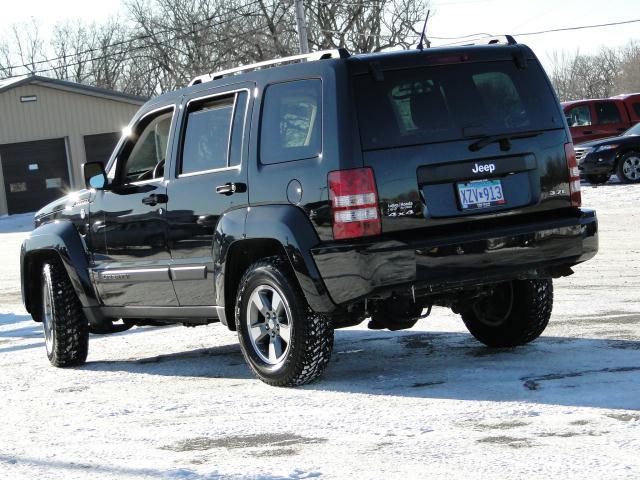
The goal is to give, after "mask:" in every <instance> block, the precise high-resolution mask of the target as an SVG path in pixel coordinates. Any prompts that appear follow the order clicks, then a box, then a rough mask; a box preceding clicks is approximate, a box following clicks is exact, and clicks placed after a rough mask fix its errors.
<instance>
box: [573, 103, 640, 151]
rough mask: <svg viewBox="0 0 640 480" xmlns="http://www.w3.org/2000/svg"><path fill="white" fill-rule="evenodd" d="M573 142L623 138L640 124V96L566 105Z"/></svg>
mask: <svg viewBox="0 0 640 480" xmlns="http://www.w3.org/2000/svg"><path fill="white" fill-rule="evenodd" d="M562 109H563V110H564V115H565V117H566V118H567V123H568V124H569V129H570V130H571V136H572V137H573V143H574V144H578V143H583V142H587V141H589V140H595V139H598V138H604V137H613V136H616V135H620V134H621V133H622V132H624V131H625V130H627V129H629V128H630V127H632V126H633V125H635V124H636V123H640V93H627V94H623V95H617V96H615V97H611V98H600V99H592V100H576V101H573V102H564V103H563V104H562Z"/></svg>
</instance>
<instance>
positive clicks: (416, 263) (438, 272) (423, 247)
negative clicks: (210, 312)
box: [311, 209, 598, 304]
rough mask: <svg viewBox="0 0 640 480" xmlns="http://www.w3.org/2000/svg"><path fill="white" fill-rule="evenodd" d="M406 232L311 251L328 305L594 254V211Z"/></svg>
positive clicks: (514, 273)
mask: <svg viewBox="0 0 640 480" xmlns="http://www.w3.org/2000/svg"><path fill="white" fill-rule="evenodd" d="M423 232H426V230H425V231H423ZM410 233H411V235H409V234H408V233H405V234H404V235H402V236H398V237H396V238H392V237H386V238H385V237H381V238H379V239H376V241H369V242H363V243H349V244H344V243H340V244H337V243H336V244H332V245H323V246H320V247H318V248H314V249H312V250H311V254H312V255H313V258H314V260H315V263H316V265H317V267H318V270H319V271H320V274H321V276H322V278H323V280H324V282H325V285H326V287H327V290H328V291H329V294H330V296H331V298H332V299H333V301H334V302H336V303H337V304H346V303H350V302H353V301H356V300H358V299H361V298H364V297H367V296H371V295H375V294H376V293H378V292H382V291H385V290H395V289H401V288H403V287H410V286H414V287H415V288H416V289H427V290H430V289H434V288H436V287H437V289H442V288H446V287H447V286H450V287H451V286H454V285H460V284H462V285H466V284H469V285H474V284H475V285H480V284H484V283H491V282H495V281H500V280H505V279H513V278H523V277H527V276H529V277H531V276H534V277H535V276H541V277H544V276H550V275H551V274H552V272H553V271H554V269H558V268H563V267H571V266H573V265H576V264H578V263H581V262H584V261H586V260H589V259H590V258H592V257H593V256H594V255H595V254H596V252H597V251H598V222H597V217H596V213H595V211H593V210H577V209H576V210H572V211H571V212H569V213H568V214H567V215H563V216H561V217H555V218H554V219H545V220H538V221H535V222H527V223H523V224H516V225H509V226H500V227H496V226H492V227H491V228H490V229H489V228H487V229H476V230H473V231H470V230H469V229H467V231H464V232H459V233H455V234H447V233H440V234H438V235H434V234H433V233H420V232H410ZM427 235H428V236H427Z"/></svg>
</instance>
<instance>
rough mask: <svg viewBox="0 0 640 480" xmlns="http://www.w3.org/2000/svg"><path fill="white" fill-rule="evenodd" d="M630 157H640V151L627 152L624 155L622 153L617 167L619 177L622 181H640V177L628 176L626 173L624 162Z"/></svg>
mask: <svg viewBox="0 0 640 480" xmlns="http://www.w3.org/2000/svg"><path fill="white" fill-rule="evenodd" d="M629 158H636V159H637V158H640V153H638V152H627V153H625V154H624V155H622V157H620V159H619V160H618V165H617V167H616V173H617V175H618V179H619V180H620V181H621V182H622V183H637V182H640V177H637V178H635V179H634V178H630V177H627V175H626V174H625V173H624V163H625V162H626V161H627V160H628V159H629Z"/></svg>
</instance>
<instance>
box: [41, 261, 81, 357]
mask: <svg viewBox="0 0 640 480" xmlns="http://www.w3.org/2000/svg"><path fill="white" fill-rule="evenodd" d="M41 285H42V305H41V308H40V312H41V319H42V326H43V328H44V339H45V347H46V349H47V357H48V358H49V361H50V362H51V364H52V365H54V366H56V367H70V366H74V365H81V364H83V363H84V362H85V361H86V359H87V352H88V349H89V324H88V321H87V318H86V317H85V315H84V312H83V311H82V305H81V304H80V301H79V300H78V296H77V295H76V292H75V290H74V289H73V285H71V280H69V276H68V275H67V272H66V270H65V269H64V266H63V265H62V263H61V262H60V261H59V260H51V261H47V262H46V263H45V264H44V265H43V267H42V282H41Z"/></svg>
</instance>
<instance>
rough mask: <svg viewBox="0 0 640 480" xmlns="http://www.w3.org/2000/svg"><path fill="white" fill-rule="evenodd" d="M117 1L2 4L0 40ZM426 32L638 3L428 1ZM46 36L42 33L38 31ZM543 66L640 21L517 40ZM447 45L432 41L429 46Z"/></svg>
mask: <svg viewBox="0 0 640 480" xmlns="http://www.w3.org/2000/svg"><path fill="white" fill-rule="evenodd" d="M122 8H123V7H122V4H121V0H100V1H95V0H90V1H87V0H23V1H13V0H10V1H9V0H4V1H3V2H2V15H1V16H0V36H4V34H5V33H6V29H7V27H8V26H9V25H11V24H12V23H15V22H23V21H28V20H29V19H30V18H31V17H35V18H36V19H38V20H39V21H40V22H41V24H42V26H43V28H44V29H48V28H50V26H51V25H53V24H54V23H56V22H58V21H62V20H65V19H77V18H81V19H83V20H87V21H94V20H95V21H101V20H104V19H105V18H107V17H108V16H110V15H116V14H118V12H119V11H122ZM432 8H433V12H432V13H433V17H432V19H431V20H430V21H429V27H428V29H429V32H430V34H431V35H432V36H434V37H455V36H459V35H468V34H474V33H480V32H481V33H490V34H493V35H497V34H501V33H512V34H517V33H526V32H534V31H539V30H549V29H553V28H562V27H572V26H578V25H591V24H601V23H610V22H616V21H624V20H634V19H640V0H606V1H602V0H432ZM43 33H46V32H43ZM516 39H517V40H518V41H519V42H520V43H526V44H527V45H529V46H531V47H532V48H533V49H534V51H535V52H536V53H537V55H538V57H540V59H541V60H542V61H543V63H545V64H548V58H549V55H550V54H551V53H552V52H553V51H554V50H566V51H571V52H574V51H575V50H576V49H578V48H579V49H580V51H581V52H583V53H592V52H595V51H597V50H598V49H599V48H600V46H601V45H609V46H620V45H624V44H625V43H627V42H628V41H629V40H630V39H636V40H639V41H640V22H639V23H632V24H629V25H620V26H614V27H607V28H594V29H588V30H578V31H572V32H560V33H549V34H544V35H532V36H516ZM442 43H447V40H435V39H434V40H433V44H434V45H438V44H442Z"/></svg>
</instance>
